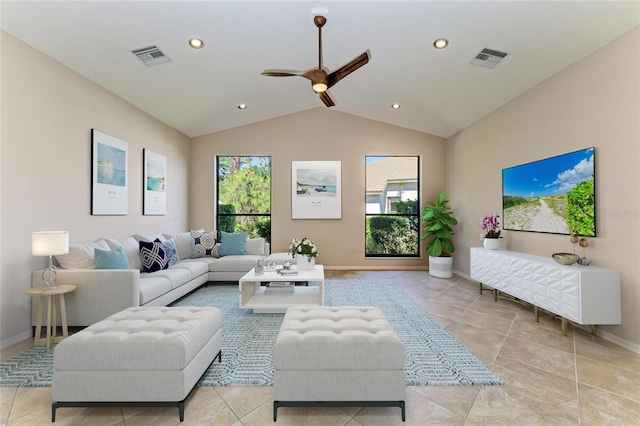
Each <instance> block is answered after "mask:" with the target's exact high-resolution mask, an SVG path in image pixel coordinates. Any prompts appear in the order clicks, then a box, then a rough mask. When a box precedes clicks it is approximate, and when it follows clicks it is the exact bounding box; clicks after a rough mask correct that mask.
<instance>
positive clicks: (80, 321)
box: [32, 232, 269, 326]
mask: <svg viewBox="0 0 640 426" xmlns="http://www.w3.org/2000/svg"><path fill="white" fill-rule="evenodd" d="M169 238H172V239H173V240H174V241H175V243H176V248H177V252H178V255H179V262H178V263H177V264H175V265H173V266H170V267H168V269H163V270H160V271H157V272H151V273H147V272H143V271H142V269H143V268H142V262H141V257H140V252H139V241H148V242H149V241H154V240H156V239H158V240H160V241H165V240H167V239H169ZM120 247H122V248H123V249H124V252H125V254H126V257H127V259H128V261H129V265H130V266H129V267H130V269H97V268H96V263H95V259H94V250H95V249H96V248H99V249H102V250H116V249H119V248H120ZM246 253H247V254H235V255H229V256H221V257H212V256H204V257H197V258H192V256H193V237H192V236H191V234H190V233H189V232H185V233H179V234H175V235H167V234H147V235H131V236H127V237H122V238H103V239H99V240H96V241H94V242H91V243H81V244H71V245H70V247H69V254H68V255H63V256H56V260H57V261H58V263H59V264H60V267H59V268H58V274H57V277H58V283H59V284H74V285H76V290H75V291H73V292H72V293H68V294H67V295H66V297H65V298H66V310H67V322H68V325H69V326H89V325H91V324H94V323H96V322H98V321H101V320H103V319H105V318H107V317H108V316H110V315H113V314H115V313H117V312H120V311H121V310H123V309H126V308H130V307H137V306H166V305H168V304H170V303H171V302H173V301H175V300H177V299H179V298H180V297H182V296H184V295H185V294H187V293H189V292H190V291H192V290H195V289H196V288H198V287H199V286H201V285H202V284H204V283H206V282H210V281H237V280H239V279H240V278H241V277H242V276H243V275H244V274H245V273H246V272H247V271H249V270H250V269H251V268H253V267H254V266H255V265H256V264H257V262H258V260H259V259H265V258H266V257H267V256H268V255H269V246H268V244H265V241H264V239H263V238H253V239H251V238H249V239H247V240H246ZM44 285H45V283H44V281H43V279H42V271H35V272H34V273H33V274H32V286H33V287H42V286H44ZM33 299H34V302H33V305H32V306H33V308H32V325H35V324H36V313H37V311H38V306H37V300H35V299H37V298H33Z"/></svg>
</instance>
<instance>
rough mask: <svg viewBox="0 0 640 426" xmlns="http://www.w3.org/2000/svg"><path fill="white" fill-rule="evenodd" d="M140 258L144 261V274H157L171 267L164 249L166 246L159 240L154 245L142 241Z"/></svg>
mask: <svg viewBox="0 0 640 426" xmlns="http://www.w3.org/2000/svg"><path fill="white" fill-rule="evenodd" d="M138 244H139V245H140V258H141V259H142V271H143V272H157V271H161V270H163V269H166V268H167V267H169V258H168V257H167V252H166V251H165V249H164V244H162V243H161V242H160V241H159V240H156V241H154V242H152V243H148V242H146V241H140V242H139V243H138Z"/></svg>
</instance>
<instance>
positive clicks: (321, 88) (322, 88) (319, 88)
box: [311, 83, 327, 93]
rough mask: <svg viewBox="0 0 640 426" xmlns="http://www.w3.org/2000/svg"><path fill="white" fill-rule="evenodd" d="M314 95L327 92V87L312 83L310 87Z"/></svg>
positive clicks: (322, 84) (323, 84)
mask: <svg viewBox="0 0 640 426" xmlns="http://www.w3.org/2000/svg"><path fill="white" fill-rule="evenodd" d="M311 87H313V91H314V92H316V93H322V92H326V91H327V85H326V84H325V83H313V85H312V86H311Z"/></svg>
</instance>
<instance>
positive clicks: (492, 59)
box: [469, 48, 507, 69]
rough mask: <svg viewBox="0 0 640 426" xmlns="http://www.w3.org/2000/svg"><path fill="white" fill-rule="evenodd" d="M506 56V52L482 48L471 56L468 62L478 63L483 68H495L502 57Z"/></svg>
mask: <svg viewBox="0 0 640 426" xmlns="http://www.w3.org/2000/svg"><path fill="white" fill-rule="evenodd" d="M506 57H507V53H505V52H500V51H498V50H493V49H487V48H484V49H482V50H481V51H480V53H478V54H477V55H476V57H475V58H473V59H472V60H471V61H469V63H470V64H471V65H478V66H481V67H485V68H492V69H493V68H495V67H496V65H498V64H499V63H500V62H502V60H503V59H504V58H506Z"/></svg>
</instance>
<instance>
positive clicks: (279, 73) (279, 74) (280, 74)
mask: <svg viewBox="0 0 640 426" xmlns="http://www.w3.org/2000/svg"><path fill="white" fill-rule="evenodd" d="M303 74H304V73H303V72H299V71H262V72H261V73H260V75H265V76H267V77H297V76H301V75H303Z"/></svg>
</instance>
